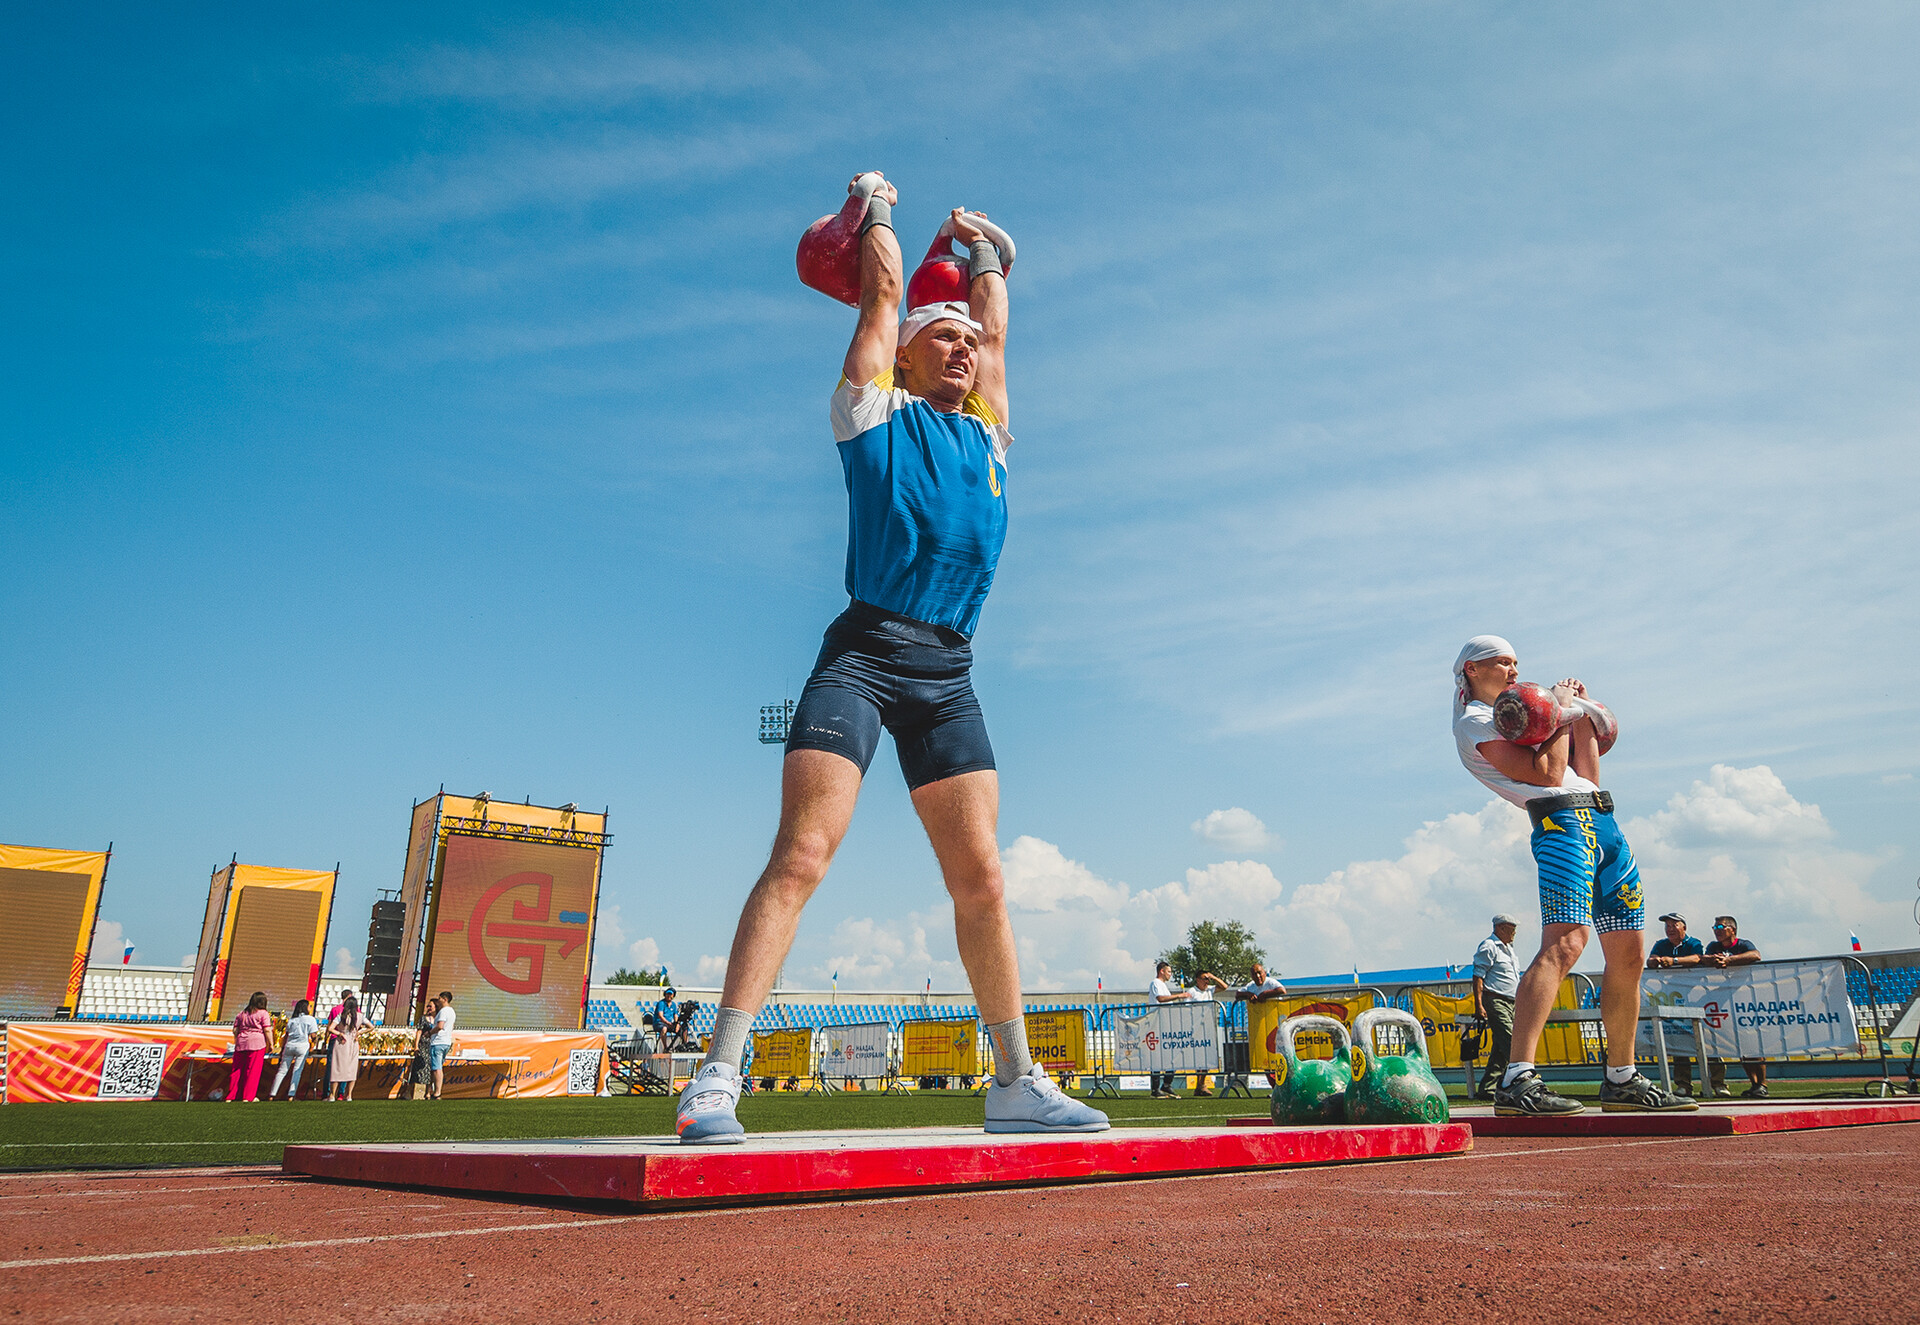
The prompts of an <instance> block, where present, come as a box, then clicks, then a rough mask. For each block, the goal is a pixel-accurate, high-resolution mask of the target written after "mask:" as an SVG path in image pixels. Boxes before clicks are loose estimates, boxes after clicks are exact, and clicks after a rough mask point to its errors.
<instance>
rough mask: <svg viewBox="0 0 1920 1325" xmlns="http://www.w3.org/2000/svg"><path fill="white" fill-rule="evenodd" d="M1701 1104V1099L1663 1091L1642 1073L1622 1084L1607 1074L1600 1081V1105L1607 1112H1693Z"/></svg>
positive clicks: (1636, 1073) (1634, 1075) (1635, 1074)
mask: <svg viewBox="0 0 1920 1325" xmlns="http://www.w3.org/2000/svg"><path fill="white" fill-rule="evenodd" d="M1699 1107H1700V1105H1699V1103H1698V1102H1697V1101H1695V1100H1692V1099H1689V1098H1688V1097H1687V1096H1685V1095H1676V1094H1674V1092H1672V1091H1670V1090H1662V1089H1660V1087H1658V1086H1656V1085H1654V1084H1653V1083H1652V1082H1651V1081H1649V1080H1647V1079H1646V1078H1645V1077H1643V1076H1641V1075H1640V1074H1639V1073H1638V1072H1635V1073H1634V1074H1633V1076H1632V1077H1631V1078H1629V1079H1628V1080H1627V1081H1625V1082H1623V1083H1622V1084H1620V1085H1618V1086H1616V1085H1614V1084H1613V1083H1612V1082H1611V1081H1608V1080H1606V1079H1605V1078H1604V1077H1603V1078H1602V1079H1601V1081H1600V1108H1601V1110H1602V1111H1603V1112H1605V1113H1692V1112H1695V1111H1696V1110H1698V1109H1699Z"/></svg>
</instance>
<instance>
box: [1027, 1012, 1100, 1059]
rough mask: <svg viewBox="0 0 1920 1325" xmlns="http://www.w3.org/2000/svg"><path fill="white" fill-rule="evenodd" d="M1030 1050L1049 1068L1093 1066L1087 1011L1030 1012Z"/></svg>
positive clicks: (1028, 1023)
mask: <svg viewBox="0 0 1920 1325" xmlns="http://www.w3.org/2000/svg"><path fill="white" fill-rule="evenodd" d="M1026 1021H1027V1052H1028V1053H1030V1054H1032V1055H1033V1061H1034V1062H1036V1063H1045V1064H1046V1065H1047V1070H1048V1071H1049V1072H1085V1071H1086V1070H1087V1069H1088V1068H1090V1067H1092V1066H1093V1062H1092V1060H1091V1059H1090V1058H1088V1056H1087V1013H1086V1009H1084V1008H1075V1009H1073V1010H1072V1011H1070V1012H1029V1013H1027V1014H1026Z"/></svg>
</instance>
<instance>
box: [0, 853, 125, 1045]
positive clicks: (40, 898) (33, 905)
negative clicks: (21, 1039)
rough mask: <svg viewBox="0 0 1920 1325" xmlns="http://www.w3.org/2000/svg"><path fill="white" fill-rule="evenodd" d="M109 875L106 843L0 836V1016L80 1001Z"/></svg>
mask: <svg viewBox="0 0 1920 1325" xmlns="http://www.w3.org/2000/svg"><path fill="white" fill-rule="evenodd" d="M106 877H107V853H106V852H104V851H62V850H55V849H49V848H46V847H20V846H7V845H4V844H0V914H4V915H5V918H6V924H5V926H4V927H3V928H0V1020H6V1019H8V1018H14V1017H51V1016H53V1015H54V1013H55V1012H66V1013H72V1011H73V1010H74V1009H75V1008H77V1007H78V1006H79V1005H80V984H81V982H82V981H83V980H84V979H85V978H86V974H87V949H88V948H89V947H91V946H92V944H93V922H94V919H95V917H96V916H98V915H99V913H100V888H101V884H102V883H103V882H104V881H105V879H106Z"/></svg>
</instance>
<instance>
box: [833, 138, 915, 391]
mask: <svg viewBox="0 0 1920 1325" xmlns="http://www.w3.org/2000/svg"><path fill="white" fill-rule="evenodd" d="M854 178H855V179H858V178H859V176H858V175H856V176H854ZM874 196H875V197H876V198H885V199H886V200H887V202H888V203H889V204H892V203H895V202H898V201H899V200H900V195H899V193H898V192H897V191H895V189H894V187H893V185H891V184H885V183H883V184H881V186H880V187H879V188H878V189H875V190H874ZM904 289H905V283H904V282H903V281H902V280H901V278H900V241H899V239H898V238H896V237H895V235H894V233H893V230H892V228H891V227H889V226H884V225H876V226H873V227H872V228H870V229H869V230H868V231H867V233H866V234H865V235H863V236H861V239H860V321H859V322H858V323H857V324H855V326H854V329H853V343H852V344H851V345H849V346H847V358H846V362H845V363H843V364H842V365H841V368H840V371H841V372H843V373H845V374H846V378H847V381H849V382H851V383H853V384H854V385H855V386H865V385H866V384H867V383H869V382H871V381H872V380H873V379H874V378H876V377H878V376H880V374H881V373H883V372H885V371H886V370H887V369H889V368H891V367H893V351H894V347H895V345H896V343H897V342H898V341H899V338H900V297H901V292H902V291H903V290H904Z"/></svg>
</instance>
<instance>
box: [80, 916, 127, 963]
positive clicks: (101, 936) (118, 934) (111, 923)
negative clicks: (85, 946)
mask: <svg viewBox="0 0 1920 1325" xmlns="http://www.w3.org/2000/svg"><path fill="white" fill-rule="evenodd" d="M126 944H127V935H126V931H125V930H123V929H121V928H120V922H119V921H118V920H102V921H100V922H99V923H97V924H96V925H94V927H93V948H92V950H91V951H89V952H88V953H87V963H88V965H91V966H118V965H119V964H120V958H121V957H123V956H125V955H126ZM139 955H140V954H139V953H138V952H135V953H134V956H136V957H138V956H139Z"/></svg>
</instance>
